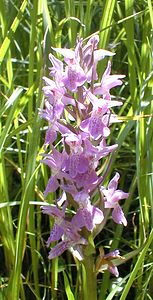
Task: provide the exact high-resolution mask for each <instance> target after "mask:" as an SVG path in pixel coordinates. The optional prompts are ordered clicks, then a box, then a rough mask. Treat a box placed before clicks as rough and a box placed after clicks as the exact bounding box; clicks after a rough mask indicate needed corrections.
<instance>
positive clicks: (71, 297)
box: [63, 271, 75, 300]
mask: <svg viewBox="0 0 153 300" xmlns="http://www.w3.org/2000/svg"><path fill="white" fill-rule="evenodd" d="M63 276H64V286H65V292H66V295H67V299H68V300H75V299H74V295H73V293H72V291H71V287H70V284H69V280H68V277H67V275H66V272H64V271H63Z"/></svg>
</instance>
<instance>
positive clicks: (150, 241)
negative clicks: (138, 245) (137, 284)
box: [120, 229, 153, 300]
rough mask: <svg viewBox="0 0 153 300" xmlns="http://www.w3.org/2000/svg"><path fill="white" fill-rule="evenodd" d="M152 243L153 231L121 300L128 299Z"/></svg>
mask: <svg viewBox="0 0 153 300" xmlns="http://www.w3.org/2000/svg"><path fill="white" fill-rule="evenodd" d="M152 241H153V229H152V231H151V232H150V235H149V237H148V239H147V241H146V243H145V245H144V249H143V250H142V252H141V254H140V256H139V257H138V260H137V262H136V264H135V266H134V269H133V271H132V272H131V275H130V278H129V280H128V282H127V284H126V286H125V288H124V290H123V292H122V296H121V297H120V300H125V299H126V297H127V295H128V292H129V290H130V288H131V286H132V284H133V282H134V279H135V277H136V275H137V273H138V272H139V269H140V267H141V264H142V263H143V261H144V258H145V255H146V253H147V251H148V249H149V246H150V244H151V243H152Z"/></svg>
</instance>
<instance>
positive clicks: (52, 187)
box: [44, 176, 59, 197]
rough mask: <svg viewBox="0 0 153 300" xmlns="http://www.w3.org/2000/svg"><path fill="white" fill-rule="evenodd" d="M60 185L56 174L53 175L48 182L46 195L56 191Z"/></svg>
mask: <svg viewBox="0 0 153 300" xmlns="http://www.w3.org/2000/svg"><path fill="white" fill-rule="evenodd" d="M58 187H59V183H58V180H57V178H56V176H52V177H51V178H50V179H49V181H48V183H47V186H46V189H45V191H44V196H45V197H46V196H47V195H48V193H52V192H55V191H56V190H57V189H58Z"/></svg>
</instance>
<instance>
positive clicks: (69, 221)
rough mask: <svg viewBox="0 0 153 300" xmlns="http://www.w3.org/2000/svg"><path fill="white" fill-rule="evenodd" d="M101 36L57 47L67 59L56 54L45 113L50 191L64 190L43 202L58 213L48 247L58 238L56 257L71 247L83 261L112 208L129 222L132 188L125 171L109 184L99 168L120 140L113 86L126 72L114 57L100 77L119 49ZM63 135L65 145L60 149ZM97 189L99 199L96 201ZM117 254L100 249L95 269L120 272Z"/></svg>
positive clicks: (45, 209) (47, 209)
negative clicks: (113, 135) (114, 135)
mask: <svg viewBox="0 0 153 300" xmlns="http://www.w3.org/2000/svg"><path fill="white" fill-rule="evenodd" d="M98 42H99V37H98V35H94V36H92V37H91V38H90V39H89V40H88V42H87V43H86V44H85V45H84V43H83V40H82V39H79V40H78V41H77V43H76V47H75V49H74V50H71V49H66V48H64V49H61V48H52V49H53V51H52V52H53V53H55V54H58V57H59V56H60V57H62V60H59V59H58V58H56V56H54V55H53V54H50V55H49V59H50V61H51V64H52V67H51V69H50V76H51V79H49V78H47V77H44V81H45V86H44V88H43V92H44V95H45V107H44V109H43V110H42V111H41V113H40V114H41V117H42V118H44V119H46V120H47V121H48V129H47V132H46V137H45V150H46V149H47V148H48V146H49V147H50V149H51V151H50V152H49V153H48V154H44V155H43V159H42V162H43V163H44V164H46V165H47V166H48V167H49V168H50V170H51V177H50V179H49V181H48V184H47V186H46V189H45V192H44V195H45V197H46V196H47V195H48V193H52V192H55V191H57V190H58V194H60V195H61V196H60V198H59V199H58V200H55V204H53V205H47V206H46V205H44V206H43V207H42V212H43V213H44V214H48V215H49V216H51V217H52V218H54V226H53V228H52V230H51V233H50V236H49V238H48V241H47V246H48V247H49V246H50V245H52V242H56V245H55V243H54V246H53V247H52V248H51V250H50V253H49V258H50V259H53V258H55V257H57V256H60V255H61V254H62V253H63V252H64V251H65V250H68V249H69V250H70V251H71V252H72V254H73V255H74V256H75V257H76V258H77V259H79V260H80V261H82V262H83V263H84V262H85V261H86V259H87V257H89V256H90V257H91V256H92V257H93V256H94V252H95V246H94V238H95V237H96V235H97V234H98V233H99V232H100V231H101V229H102V228H103V226H104V224H105V223H106V218H107V217H108V212H110V213H111V214H112V219H113V221H114V222H115V223H117V224H123V225H124V226H126V225H127V220H126V218H125V215H124V213H123V211H122V208H121V206H120V200H122V199H126V198H127V197H128V193H125V192H123V191H121V190H119V189H117V186H118V182H119V178H120V175H119V173H116V174H115V176H114V177H113V178H112V179H111V180H110V182H109V183H108V185H107V186H105V185H104V183H105V182H104V181H105V177H106V176H105V174H101V172H99V170H100V166H101V165H102V162H103V158H104V157H106V156H108V155H110V154H111V153H112V152H113V151H115V150H116V148H117V146H118V145H117V144H115V145H107V138H108V136H109V134H110V127H111V124H112V123H114V122H117V121H118V119H117V116H116V115H115V114H114V113H112V108H114V107H116V106H121V105H122V102H121V101H116V100H113V99H114V98H113V99H112V97H111V94H110V91H111V89H112V88H114V87H116V86H119V85H121V84H122V78H124V75H111V62H110V61H108V64H107V67H106V70H105V72H104V74H103V76H102V78H101V80H100V82H99V81H98V75H97V71H96V68H97V64H98V62H99V61H100V60H102V59H104V58H105V57H112V56H113V55H114V53H112V52H110V51H107V50H103V49H97V47H98ZM57 141H58V144H59V141H60V149H61V151H59V150H58V149H59V147H58V149H57V146H56V145H57ZM98 174H100V175H98ZM96 193H97V195H99V200H96V201H95V194H96ZM96 199H97V198H96ZM91 241H92V242H91ZM116 257H119V250H115V251H113V252H110V253H107V254H104V253H103V254H100V256H99V258H98V260H97V263H96V264H95V266H93V267H92V271H93V272H98V270H99V269H100V267H101V264H105V265H107V269H108V270H109V271H110V272H111V273H113V274H114V275H115V276H118V270H117V267H116V266H115V265H114V264H113V262H112V260H113V259H114V258H116ZM90 262H91V261H90Z"/></svg>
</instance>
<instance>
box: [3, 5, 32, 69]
mask: <svg viewBox="0 0 153 300" xmlns="http://www.w3.org/2000/svg"><path fill="white" fill-rule="evenodd" d="M27 4H28V0H24V1H23V2H22V4H21V7H20V8H19V11H18V14H17V16H16V17H15V19H14V21H13V23H12V25H11V27H10V30H9V31H8V33H7V35H6V37H5V39H4V41H3V43H2V45H1V48H0V63H1V62H2V61H3V59H4V57H5V55H6V53H7V51H8V49H9V46H10V43H11V41H12V40H13V34H14V33H15V31H16V30H17V28H18V26H19V24H20V21H21V19H22V16H23V13H24V11H25V9H26V7H27Z"/></svg>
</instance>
